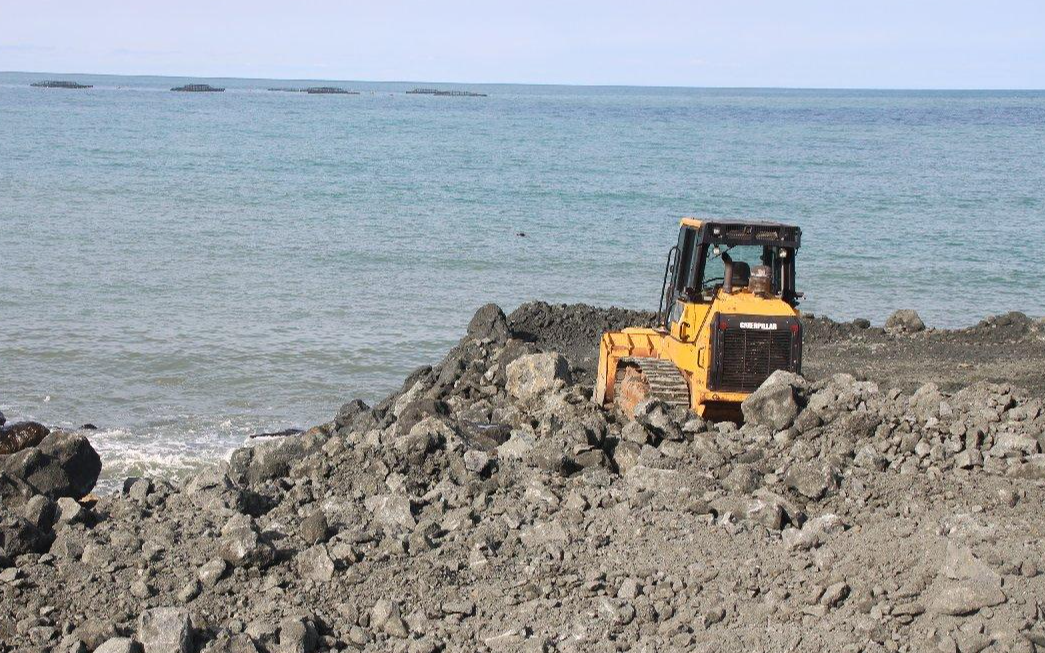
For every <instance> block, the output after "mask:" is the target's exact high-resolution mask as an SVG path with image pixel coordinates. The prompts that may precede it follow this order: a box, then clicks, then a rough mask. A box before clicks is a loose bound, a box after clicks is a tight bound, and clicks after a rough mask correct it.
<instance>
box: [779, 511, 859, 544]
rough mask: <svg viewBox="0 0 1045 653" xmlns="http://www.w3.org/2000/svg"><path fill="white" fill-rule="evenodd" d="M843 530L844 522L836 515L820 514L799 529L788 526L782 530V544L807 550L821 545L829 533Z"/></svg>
mask: <svg viewBox="0 0 1045 653" xmlns="http://www.w3.org/2000/svg"><path fill="white" fill-rule="evenodd" d="M844 530H845V524H844V522H842V519H841V518H840V517H839V516H838V515H834V514H827V515H821V516H820V517H816V518H814V519H810V520H809V521H807V522H806V523H805V524H803V525H802V528H801V529H797V528H789V529H787V530H786V531H784V532H783V541H784V546H786V547H787V548H788V549H792V550H797V551H808V550H810V549H814V548H816V547H818V546H820V545H822V544H823V543H824V542H826V541H827V539H828V537H829V536H830V535H833V534H835V533H841V532H842V531H844Z"/></svg>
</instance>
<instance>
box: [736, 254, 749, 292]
mask: <svg viewBox="0 0 1045 653" xmlns="http://www.w3.org/2000/svg"><path fill="white" fill-rule="evenodd" d="M750 280H751V266H750V265H748V264H747V263H745V262H743V261H733V287H734V288H747V284H748V282H749V281H750Z"/></svg>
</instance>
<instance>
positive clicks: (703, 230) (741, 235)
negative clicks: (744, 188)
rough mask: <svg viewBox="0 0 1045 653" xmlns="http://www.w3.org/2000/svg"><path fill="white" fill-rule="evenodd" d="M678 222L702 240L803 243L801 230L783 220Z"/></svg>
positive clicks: (780, 244) (776, 244) (773, 244)
mask: <svg viewBox="0 0 1045 653" xmlns="http://www.w3.org/2000/svg"><path fill="white" fill-rule="evenodd" d="M681 225H682V227H683V228H685V227H690V228H692V229H695V230H696V231H697V235H698V240H699V242H701V243H722V244H728V245H763V246H766V247H794V248H797V247H798V246H799V245H800V244H801V242H802V230H801V229H800V228H799V227H797V226H795V225H790V224H784V223H782V222H765V221H761V220H705V219H700V218H682V221H681Z"/></svg>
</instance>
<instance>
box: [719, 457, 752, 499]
mask: <svg viewBox="0 0 1045 653" xmlns="http://www.w3.org/2000/svg"><path fill="white" fill-rule="evenodd" d="M761 482H762V475H761V474H759V473H758V472H757V471H756V470H755V469H754V468H753V467H752V466H751V465H745V464H740V465H737V466H736V467H734V468H733V471H731V472H730V473H729V476H727V477H726V478H725V479H724V480H723V481H722V487H724V488H726V489H727V490H729V491H731V492H736V493H738V494H750V493H752V492H754V491H755V490H756V489H758V486H759V485H760V484H761Z"/></svg>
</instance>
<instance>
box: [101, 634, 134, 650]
mask: <svg viewBox="0 0 1045 653" xmlns="http://www.w3.org/2000/svg"><path fill="white" fill-rule="evenodd" d="M140 651H141V645H139V644H138V642H136V641H134V640H133V639H131V638H129V637H113V638H112V639H109V640H107V641H106V642H105V643H104V644H102V645H101V646H99V647H98V648H96V649H94V653H140Z"/></svg>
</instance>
